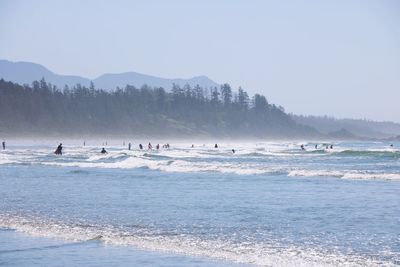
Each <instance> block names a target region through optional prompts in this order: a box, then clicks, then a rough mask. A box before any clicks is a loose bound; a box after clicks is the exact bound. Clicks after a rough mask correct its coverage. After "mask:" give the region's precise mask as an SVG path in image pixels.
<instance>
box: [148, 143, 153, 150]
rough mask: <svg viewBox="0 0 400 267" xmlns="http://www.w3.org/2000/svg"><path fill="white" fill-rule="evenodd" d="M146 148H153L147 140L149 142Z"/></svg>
mask: <svg viewBox="0 0 400 267" xmlns="http://www.w3.org/2000/svg"><path fill="white" fill-rule="evenodd" d="M147 148H148V149H149V150H152V149H153V146H152V145H151V143H150V142H149V144H148V145H147Z"/></svg>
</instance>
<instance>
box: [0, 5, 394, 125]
mask: <svg viewBox="0 0 400 267" xmlns="http://www.w3.org/2000/svg"><path fill="white" fill-rule="evenodd" d="M0 59H7V60H11V61H29V62H35V63H39V64H42V65H44V66H46V67H47V68H49V69H50V70H52V71H54V72H56V73H59V74H71V75H80V76H84V77H87V78H92V79H94V78H95V77H97V76H99V75H101V74H103V73H119V72H127V71H136V72H140V73H144V74H149V75H155V76H160V77H165V78H190V77H193V76H199V75H206V76H208V77H210V78H211V79H213V80H214V81H216V82H218V83H225V82H227V83H229V84H231V85H232V86H233V87H234V88H237V87H238V86H242V87H243V88H244V89H245V90H247V91H248V92H249V93H251V94H254V93H261V94H264V95H265V96H266V97H267V99H268V101H269V102H271V103H274V104H277V105H282V106H283V107H284V108H285V110H286V111H287V112H293V113H296V114H304V115H329V116H335V117H338V118H367V119H373V120H391V121H396V122H400V104H399V101H400V1H397V0H392V1H389V0H380V1H378V0H374V1H370V0H359V1H355V0H334V1H333V0H332V1H330V0H326V1H312V0H309V1H301V0H297V1H295V0H293V1H286V0H279V1H278V0H276V1H268V0H260V1H257V0H198V1H192V0H169V1H165V0H164V1H163V0H158V1H155V0H143V1H121V0H114V1H111V0H110V1H102V0H96V1H90V0H86V1H79V0H68V1H60V0H31V1H24V0H0Z"/></svg>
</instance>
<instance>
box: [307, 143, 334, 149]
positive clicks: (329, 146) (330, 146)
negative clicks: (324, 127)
mask: <svg viewBox="0 0 400 267" xmlns="http://www.w3.org/2000/svg"><path fill="white" fill-rule="evenodd" d="M324 146H325V149H333V145H332V144H330V145H329V144H322V147H324ZM300 148H301V150H306V148H305V146H304V145H303V144H301V146H300ZM314 148H315V149H318V144H315V146H314Z"/></svg>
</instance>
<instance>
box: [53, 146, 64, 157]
mask: <svg viewBox="0 0 400 267" xmlns="http://www.w3.org/2000/svg"><path fill="white" fill-rule="evenodd" d="M62 149H63V147H62V144H61V143H60V144H59V145H58V147H57V149H56V151H55V152H54V154H56V155H62Z"/></svg>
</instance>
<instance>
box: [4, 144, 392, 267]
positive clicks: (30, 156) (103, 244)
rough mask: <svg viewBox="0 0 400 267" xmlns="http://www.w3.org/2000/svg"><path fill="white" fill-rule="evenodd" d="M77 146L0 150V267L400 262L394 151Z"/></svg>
mask: <svg viewBox="0 0 400 267" xmlns="http://www.w3.org/2000/svg"><path fill="white" fill-rule="evenodd" d="M87 144H88V145H87V146H85V147H83V146H82V145H81V144H77V143H76V142H72V141H70V142H68V141H67V142H64V154H63V155H62V156H56V155H54V154H53V151H54V149H55V147H56V144H54V143H53V144H51V145H50V144H47V145H43V144H38V143H33V142H29V141H24V142H19V143H18V144H17V142H14V143H11V144H10V146H8V147H7V149H6V150H5V151H0V265H1V264H5V265H16V266H21V265H26V266H32V265H37V266H43V265H49V266H55V265H57V264H56V263H60V260H61V264H60V265H86V266H88V265H95V266H99V265H103V266H110V265H114V266H235V265H246V266H248V265H250V266H251V265H259V266H380V265H383V266H397V265H400V150H399V149H398V148H399V147H400V144H396V143H395V144H394V146H393V147H390V146H389V144H388V143H383V142H335V143H333V145H334V147H333V149H326V148H325V146H322V145H321V144H320V145H319V147H318V148H317V149H315V148H314V144H315V143H313V142H310V143H306V142H242V143H239V142H230V143H228V142H225V143H224V142H223V143H221V144H219V148H218V149H214V148H213V144H211V143H209V142H208V143H207V142H205V143H203V142H195V143H194V144H195V147H194V148H191V143H178V142H177V143H171V148H169V149H160V150H158V151H157V150H151V151H148V150H138V149H137V148H136V147H137V144H134V145H133V147H134V149H133V150H131V151H128V150H127V149H126V148H123V147H122V146H121V145H120V144H116V143H115V144H113V143H111V142H110V144H109V145H108V146H107V147H106V149H107V150H108V152H109V153H108V154H106V155H102V154H100V153H99V151H100V149H101V143H98V144H96V143H95V142H94V141H93V142H90V141H89V142H87ZM301 144H304V145H305V148H306V150H305V151H302V150H301V149H300V145H301ZM153 145H154V144H153ZM232 148H234V149H235V150H236V153H232V150H231V149H232ZM54 255H58V256H57V257H55V256H54ZM127 262H128V263H129V264H127Z"/></svg>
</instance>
